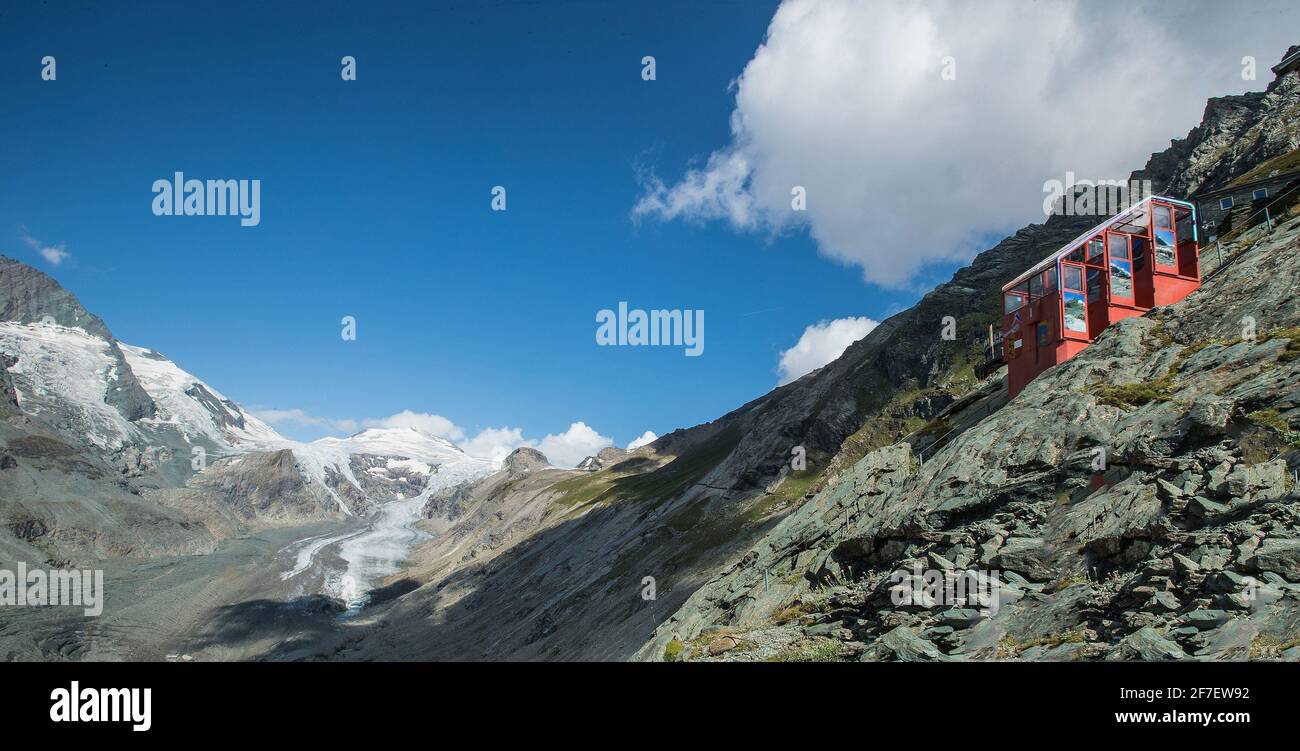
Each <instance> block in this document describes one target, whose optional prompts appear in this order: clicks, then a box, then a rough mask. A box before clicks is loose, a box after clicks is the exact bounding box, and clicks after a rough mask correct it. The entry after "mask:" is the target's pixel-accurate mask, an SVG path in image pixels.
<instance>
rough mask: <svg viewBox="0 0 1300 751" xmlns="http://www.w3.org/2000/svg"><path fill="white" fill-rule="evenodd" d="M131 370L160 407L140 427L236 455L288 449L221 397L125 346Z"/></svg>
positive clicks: (161, 360) (148, 353)
mask: <svg viewBox="0 0 1300 751" xmlns="http://www.w3.org/2000/svg"><path fill="white" fill-rule="evenodd" d="M120 347H121V350H122V354H123V355H124V356H125V357H126V362H127V365H128V367H130V368H131V370H132V372H134V373H135V377H136V380H137V381H138V382H139V384H140V386H141V387H143V388H144V390H145V393H147V394H148V395H149V396H150V398H152V399H153V400H154V404H156V405H157V406H158V411H157V414H156V415H155V416H153V417H149V418H142V419H141V420H140V421H139V422H140V423H143V424H150V425H156V426H168V425H169V426H173V427H175V428H176V429H177V430H178V431H180V432H181V434H182V435H184V436H185V437H186V438H187V439H196V438H199V437H204V438H207V439H209V440H211V441H212V442H213V443H216V444H218V445H221V446H223V447H226V448H229V449H231V450H239V449H241V448H242V449H244V450H247V449H249V448H257V447H266V446H274V445H283V444H285V443H287V442H288V441H287V439H285V438H284V436H282V435H280V434H279V433H277V432H276V431H275V429H274V428H272V427H271V426H269V425H267V424H266V423H264V422H262V421H261V420H259V419H257V418H256V417H254V416H253V415H251V414H249V413H248V412H247V411H245V410H244V409H243V408H242V407H240V406H239V405H238V404H236V403H234V402H233V401H231V400H230V399H227V398H226V397H225V396H223V395H222V394H221V393H220V392H219V391H217V390H216V389H214V388H212V387H211V386H209V385H208V384H206V383H204V382H203V381H200V380H199V379H198V378H195V377H194V376H193V375H190V374H189V373H187V372H185V371H184V370H181V369H180V367H178V366H177V365H176V363H174V362H172V361H171V360H168V359H167V358H166V357H163V356H162V355H161V354H159V353H158V352H155V351H154V350H151V349H147V348H145V347H134V346H131V345H129V344H121V345H120Z"/></svg>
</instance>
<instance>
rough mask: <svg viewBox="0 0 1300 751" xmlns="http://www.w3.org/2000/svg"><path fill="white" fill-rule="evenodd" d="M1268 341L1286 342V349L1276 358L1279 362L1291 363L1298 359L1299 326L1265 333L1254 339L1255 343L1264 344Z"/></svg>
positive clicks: (1299, 352) (1299, 355) (1299, 351)
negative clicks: (1281, 340) (1280, 340)
mask: <svg viewBox="0 0 1300 751" xmlns="http://www.w3.org/2000/svg"><path fill="white" fill-rule="evenodd" d="M1269 339H1286V340H1287V344H1286V349H1284V350H1282V354H1281V355H1279V356H1278V358H1277V359H1278V360H1279V361H1281V362H1291V361H1292V360H1295V359H1297V358H1300V326H1293V327H1291V328H1284V329H1272V330H1270V331H1265V332H1263V333H1262V334H1260V335H1259V336H1258V337H1257V338H1256V341H1260V342H1266V341H1268V340H1269Z"/></svg>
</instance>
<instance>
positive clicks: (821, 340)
mask: <svg viewBox="0 0 1300 751" xmlns="http://www.w3.org/2000/svg"><path fill="white" fill-rule="evenodd" d="M878 325H880V324H879V323H877V322H876V321H873V320H871V319H870V318H837V319H835V320H834V321H820V322H818V323H814V324H813V325H811V326H809V327H808V328H806V329H804V330H803V335H802V336H800V337H799V341H797V342H795V345H794V346H793V347H791V348H790V349H787V350H786V351H784V352H782V353H781V362H780V363H779V364H778V365H777V371H778V372H779V373H780V375H781V381H780V384H779V385H785V384H787V383H789V382H791V381H793V380H795V379H796V378H798V377H800V376H802V375H804V374H806V373H811V372H813V371H814V370H816V369H818V368H820V367H821V366H823V365H825V364H826V363H828V362H831V361H832V360H834V359H835V358H837V357H839V356H840V355H842V354H844V350H846V349H848V346H849V345H850V344H852V343H854V342H856V341H857V340H859V339H861V338H862V337H864V336H866V335H867V334H868V333H869V332H870V331H871V330H872V329H874V328H875V327H876V326H878Z"/></svg>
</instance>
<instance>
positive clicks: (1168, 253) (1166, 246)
mask: <svg viewBox="0 0 1300 751" xmlns="http://www.w3.org/2000/svg"><path fill="white" fill-rule="evenodd" d="M1177 262H1178V256H1177V254H1175V253H1174V233H1173V230H1167V229H1158V230H1156V265H1157V266H1173V265H1174V264H1176V263H1177Z"/></svg>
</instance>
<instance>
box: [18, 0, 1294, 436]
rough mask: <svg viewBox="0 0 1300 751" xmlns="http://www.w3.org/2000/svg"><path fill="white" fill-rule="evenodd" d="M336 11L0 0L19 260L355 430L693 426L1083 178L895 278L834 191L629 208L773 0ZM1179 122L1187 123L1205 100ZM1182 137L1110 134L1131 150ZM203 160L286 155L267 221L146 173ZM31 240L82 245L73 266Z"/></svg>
mask: <svg viewBox="0 0 1300 751" xmlns="http://www.w3.org/2000/svg"><path fill="white" fill-rule="evenodd" d="M192 5H196V6H197V7H191V6H192ZM311 7H312V10H311V11H310V12H306V11H305V10H304V9H303V6H300V5H298V4H292V3H265V4H264V3H240V2H222V3H198V4H157V5H154V4H145V3H138V4H136V3H133V4H129V5H114V6H109V5H106V4H105V5H90V4H81V3H61V2H50V3H47V4H40V5H36V4H32V5H31V6H30V7H26V6H23V5H18V6H14V5H7V6H6V7H5V8H4V9H3V10H0V90H3V91H4V97H5V100H6V101H5V106H4V107H3V108H2V109H0V143H2V144H3V148H2V149H0V175H2V176H3V177H2V179H0V253H4V254H5V255H9V256H11V257H16V258H18V259H20V260H23V261H25V262H28V263H31V264H33V265H35V266H37V267H39V268H42V269H43V270H45V271H47V272H49V273H51V274H52V275H53V276H54V277H55V278H57V279H58V280H59V281H60V282H61V283H62V284H64V286H66V287H67V288H69V289H70V290H72V291H73V292H74V293H75V294H77V295H78V296H79V297H80V298H81V300H82V302H83V303H84V304H85V305H86V306H87V307H88V308H89V309H90V310H91V311H93V312H95V313H97V314H98V315H100V316H101V317H102V318H104V320H105V321H106V322H107V323H108V325H109V327H110V328H111V329H112V330H113V331H114V333H115V334H116V335H117V336H118V337H119V338H120V339H122V340H123V341H126V342H129V343H132V344H138V345H144V346H150V347H153V348H155V349H157V350H159V351H161V352H163V353H164V354H166V355H167V356H169V357H170V358H172V359H173V360H175V361H176V362H177V363H178V364H180V365H181V366H182V367H183V368H185V369H187V370H189V371H190V372H192V373H194V374H196V375H198V376H199V377H201V378H203V379H204V380H205V381H207V382H208V383H210V384H212V385H213V386H215V387H216V388H218V389H220V390H221V391H223V392H224V393H225V394H226V395H228V396H230V397H231V398H234V399H236V400H237V401H239V402H240V403H242V404H244V405H246V406H253V407H256V408H261V409H278V410H302V411H303V413H304V414H307V415H312V416H317V417H319V418H322V419H325V420H351V421H354V422H356V423H357V424H364V421H365V420H368V419H371V420H373V419H377V418H383V417H385V416H388V415H392V414H394V413H398V412H401V411H403V410H413V411H415V412H418V413H433V414H438V415H442V416H444V417H446V418H447V419H449V420H450V421H452V422H454V423H455V424H456V425H458V426H460V427H461V428H462V429H463V431H464V433H465V434H466V435H471V436H472V435H473V434H476V433H478V432H479V431H480V430H482V429H484V428H501V427H517V428H519V429H521V430H522V434H523V435H524V436H527V437H529V438H532V439H540V438H541V437H542V436H543V435H545V434H548V433H562V432H564V431H565V430H566V429H567V428H568V427H569V426H570V424H571V423H573V422H575V421H583V422H585V423H586V424H587V425H589V426H590V427H592V428H594V429H595V430H596V431H597V432H599V433H600V434H601V435H604V436H608V437H610V438H611V439H612V440H613V441H614V442H615V443H617V444H619V445H625V444H626V443H627V442H628V441H630V440H632V439H633V438H635V437H637V436H638V435H640V434H641V433H642V432H643V431H645V430H652V431H654V432H656V433H659V434H663V433H666V432H668V431H671V430H673V429H675V428H679V427H688V426H691V425H694V424H697V423H700V422H704V421H708V420H711V419H714V418H716V417H718V416H720V415H722V414H723V413H725V412H727V411H730V410H731V409H734V408H735V407H737V406H739V405H741V404H743V403H744V402H746V401H748V400H750V399H752V398H754V397H756V396H759V395H761V394H763V393H765V392H767V391H768V390H770V389H771V388H772V387H773V386H774V385H775V384H776V382H777V379H778V372H777V365H778V361H779V359H780V356H781V353H782V352H783V351H784V350H786V349H788V348H790V347H791V346H792V345H794V344H795V342H796V341H797V340H798V339H799V337H800V335H801V334H802V333H803V332H804V330H805V327H808V326H809V325H811V324H815V323H816V322H818V321H822V320H830V319H841V318H846V317H852V316H865V317H868V318H871V319H874V320H883V319H884V318H886V317H888V316H889V315H891V314H892V313H894V312H897V311H898V310H901V309H902V308H904V307H906V306H908V305H910V304H911V302H913V301H914V300H915V299H916V298H917V297H919V293H920V291H921V290H923V289H926V288H928V287H929V286H932V285H933V283H934V282H936V281H941V280H943V279H946V278H947V277H948V275H949V274H950V273H951V271H952V270H954V269H955V268H956V267H958V266H959V265H961V263H962V261H963V259H965V258H968V257H969V255H970V254H971V253H972V252H973V251H974V250H975V249H977V248H978V247H980V246H981V245H987V244H989V242H990V241H992V240H996V238H997V237H998V236H1000V234H1001V233H1003V232H1005V231H1007V230H1010V229H1013V228H1014V227H1016V226H1019V225H1020V224H1023V223H1024V221H1025V220H1037V221H1041V219H1042V217H1041V216H1037V217H1035V216H1034V213H1033V211H1034V209H1035V207H1037V206H1038V205H1039V204H1040V203H1041V200H1042V199H1041V194H1040V193H1039V192H1038V191H1037V183H1038V182H1039V178H1040V177H1050V176H1054V175H1056V174H1058V172H1059V170H1058V169H1056V167H1057V166H1058V165H1057V164H1055V163H1053V164H1051V165H1047V164H1045V165H1044V166H1043V169H1042V170H1041V172H1040V173H1034V174H1033V175H1032V179H1025V180H1024V181H1023V183H1020V184H1017V186H1016V187H1017V188H1024V187H1026V186H1028V190H1027V191H1023V192H1022V197H1021V198H1020V199H1017V200H1016V201H1015V202H1014V203H1013V204H1011V205H1010V206H1009V207H1008V208H1007V209H1006V211H1004V212H1002V213H1001V214H995V215H992V216H990V217H989V218H988V221H986V222H983V223H982V224H980V225H977V226H970V227H966V228H964V229H962V230H961V231H960V233H959V234H957V235H953V236H952V237H954V238H959V239H958V240H952V241H951V242H950V241H949V239H945V240H943V241H942V243H941V244H946V245H952V246H953V247H951V248H946V247H945V248H942V249H940V252H935V253H931V254H930V255H928V256H925V264H924V265H923V266H922V267H921V268H919V269H908V270H905V272H899V273H898V274H893V275H892V276H889V277H888V278H887V279H886V280H885V281H886V284H887V285H888V286H880V285H878V284H874V283H869V282H867V281H864V274H865V275H866V277H867V278H872V272H871V268H872V267H871V260H870V258H867V257H865V256H861V255H857V256H855V255H854V252H855V251H854V250H853V249H852V248H850V249H848V250H842V251H839V252H837V251H836V250H835V249H834V248H831V246H835V245H836V243H837V242H839V241H837V240H835V237H836V235H837V233H838V234H839V236H841V237H842V236H843V233H844V229H843V227H841V226H839V225H835V224H833V223H832V222H830V220H826V221H824V222H823V219H822V218H820V215H819V218H817V219H816V220H815V222H814V225H813V226H812V228H811V230H809V228H808V227H806V226H800V225H784V224H782V223H781V222H780V221H771V220H770V219H768V220H758V221H755V222H753V223H751V224H749V225H745V223H744V222H742V223H741V224H740V225H737V224H736V223H735V222H728V221H725V220H722V221H720V220H718V219H717V217H716V216H714V215H711V214H710V212H709V210H708V208H707V207H705V208H704V209H702V210H698V211H694V212H691V211H687V212H685V213H683V214H679V215H675V216H669V215H666V214H665V213H664V212H657V213H656V212H653V211H652V212H649V213H648V214H647V215H645V216H641V217H639V218H635V219H634V217H633V209H634V207H635V206H637V204H638V201H639V200H641V199H642V198H643V197H644V196H645V195H646V192H647V187H646V184H647V183H646V180H647V176H648V175H654V176H657V177H658V178H660V179H662V180H663V182H664V184H665V185H666V186H667V188H669V189H671V188H672V186H673V185H674V184H675V183H677V182H678V180H679V179H680V178H682V177H683V175H684V174H687V171H688V170H690V169H692V168H696V169H706V170H707V163H706V160H707V159H708V158H709V156H710V154H713V153H715V152H717V151H719V150H723V151H725V150H727V149H731V148H733V147H735V144H736V140H735V139H736V136H735V134H734V133H733V132H732V131H731V130H730V129H729V118H731V117H732V114H733V111H735V110H737V106H738V105H737V98H736V94H737V89H736V88H734V87H731V84H732V82H733V81H734V80H735V79H736V78H737V77H738V76H740V75H741V73H742V71H744V70H745V68H746V65H747V64H749V63H750V61H751V59H752V58H754V56H755V50H756V48H758V46H759V45H760V43H762V42H763V40H764V33H765V31H766V29H767V27H768V24H769V22H771V20H772V18H773V13H774V11H775V10H776V7H777V4H776V3H775V2H770V1H767V2H765V1H760V0H743V1H741V2H707V3H706V2H681V3H655V4H651V3H607V2H596V1H593V2H555V3H551V2H546V3H525V2H483V3H472V2H458V3H428V4H412V5H410V6H409V7H408V6H404V5H393V6H388V5H385V4H382V3H381V4H373V3H372V4H357V3H328V2H325V3H313V4H312V6H311ZM111 8H116V9H118V11H117V12H111V10H110V9H111ZM1274 46H1275V45H1274ZM1276 52H1277V53H1279V54H1280V52H1281V50H1276ZM1273 53H1274V50H1273V49H1272V48H1271V47H1268V48H1266V49H1263V50H1262V51H1261V54H1262V55H1266V56H1267V64H1271V63H1272V62H1274V60H1273V57H1274V54H1273ZM45 55H54V56H55V57H56V59H57V74H58V76H57V80H56V81H52V82H48V81H42V80H41V78H40V70H41V64H40V60H41V58H42V57H43V56H45ZM343 55H352V56H354V57H355V58H356V60H357V80H356V81H354V82H345V81H342V80H341V79H340V75H339V71H340V63H339V61H340V58H341V57H342V56H343ZM644 55H654V56H655V57H656V61H657V80H654V81H644V80H642V78H641V58H642V57H643V56H644ZM1228 56H1229V57H1233V56H1235V57H1240V55H1239V54H1237V53H1236V51H1230V52H1229V54H1228ZM1234 64H1235V63H1234ZM1261 67H1266V64H1264V65H1262V66H1261ZM1229 73H1235V68H1230V70H1229ZM754 80H755V81H756V82H757V81H758V80H759V79H758V77H757V76H755V78H754ZM936 80H937V79H936ZM1223 80H1225V81H1230V80H1231V75H1229V74H1228V73H1225V75H1224V76H1223ZM1214 83H1215V85H1216V86H1221V84H1219V83H1218V82H1217V81H1216V82H1214ZM1207 85H1208V84H1207ZM1251 86H1253V87H1254V88H1262V86H1263V82H1260V83H1258V84H1245V85H1243V86H1240V87H1238V88H1241V89H1243V90H1244V89H1245V88H1250V87H1251ZM742 89H743V87H742ZM751 90H755V87H751ZM1192 98H1193V99H1195V95H1194V94H1193V95H1192ZM877 104H880V103H877ZM1201 107H1203V99H1202V100H1201V101H1200V102H1194V106H1192V107H1191V108H1190V110H1194V111H1195V113H1199V109H1200V108H1201ZM825 119H826V118H819V121H820V120H825ZM1171 119H1172V120H1173V121H1174V122H1171V123H1164V122H1161V123H1157V125H1158V126H1160V127H1163V128H1164V129H1165V130H1167V131H1169V132H1167V133H1166V134H1165V136H1164V138H1165V141H1166V143H1167V138H1168V137H1169V136H1173V135H1179V134H1181V132H1185V130H1186V128H1187V127H1190V126H1191V125H1194V124H1195V120H1196V118H1195V117H1194V116H1191V115H1186V114H1184V113H1182V112H1179V113H1177V114H1176V116H1174V115H1171ZM755 121H756V122H757V121H758V118H755ZM1184 121H1186V122H1184ZM1175 126H1176V127H1175ZM1177 127H1181V128H1182V130H1181V131H1179V130H1177ZM814 135H815V134H809V138H810V139H811V138H812V137H813V136H814ZM1093 140H1095V139H1093ZM1151 140H1152V139H1151V138H1147V139H1146V141H1151ZM1154 140H1155V141H1156V142H1155V143H1150V144H1148V143H1146V142H1138V143H1135V144H1131V145H1130V146H1128V147H1127V148H1126V149H1125V150H1123V152H1122V153H1118V154H1115V155H1109V154H1108V155H1106V156H1107V157H1108V158H1109V157H1111V156H1113V157H1114V159H1113V161H1114V162H1116V163H1122V164H1126V165H1128V168H1133V167H1136V166H1139V165H1140V163H1141V161H1144V160H1145V154H1147V153H1150V151H1151V150H1152V149H1153V148H1160V147H1162V146H1163V144H1161V143H1159V142H1158V141H1159V140H1160V139H1158V138H1157V139H1154ZM729 144H730V145H729ZM843 146H844V144H840V143H835V142H832V143H829V144H828V145H827V147H828V148H831V149H839V150H841V151H844V149H843ZM862 146H863V148H869V147H871V143H866V144H865V145H862ZM881 148H882V153H883V150H887V148H888V145H887V144H882V145H881ZM834 153H838V152H835V151H832V154H834ZM844 153H846V154H848V155H849V156H850V157H851V156H853V155H854V154H857V153H859V152H857V151H853V150H851V149H850V150H847V151H845V152H844ZM961 156H962V154H961V153H960V151H959V150H956V149H954V152H953V154H952V155H951V157H952V159H953V160H954V163H956V160H959V159H960V157H961ZM863 161H864V162H867V163H864V164H861V165H860V166H861V171H863V172H869V171H870V170H871V169H872V168H873V164H872V163H870V161H871V160H870V159H864V160H863ZM1102 161H1104V160H1100V159H1099V160H1098V161H1097V163H1096V164H1097V165H1100V164H1101V162H1102ZM1066 166H1072V165H1070V164H1068V163H1067V164H1066ZM1093 166H1094V164H1093V163H1092V162H1088V163H1081V164H1079V165H1078V168H1079V169H1080V171H1081V172H1082V173H1083V174H1095V172H1096V171H1097V170H1100V169H1101V166H1097V170H1094V172H1093V173H1089V172H1087V170H1088V169H1089V168H1090V167H1093ZM177 170H183V171H184V172H185V173H186V175H187V177H195V178H200V179H207V178H213V179H223V178H247V179H260V180H261V181H262V188H261V224H260V225H259V226H257V227H251V228H244V227H241V226H240V225H239V221H238V219H236V218H232V217H157V216H154V215H153V213H152V212H151V202H152V198H153V195H152V193H151V191H150V186H151V185H152V183H153V181H154V180H157V179H160V178H163V179H166V178H170V176H171V175H172V173H173V172H175V171H177ZM1125 174H1127V173H1125ZM755 180H756V183H757V180H758V179H757V178H755ZM809 182H811V183H813V184H816V180H815V179H814V178H813V177H810V178H809ZM494 185H502V186H504V187H506V189H507V195H508V210H507V211H505V212H493V211H491V210H490V201H491V195H490V190H491V188H492V186H494ZM832 187H833V186H832ZM784 189H785V188H784V187H782V188H781V190H784ZM810 190H811V189H810ZM826 192H827V189H826V188H823V189H822V192H821V193H818V194H813V195H825V194H826ZM1023 193H1027V195H1023ZM863 203H864V204H871V203H872V201H870V200H867V201H864V202H863ZM821 205H824V204H821ZM819 223H820V224H819ZM878 224H879V222H878ZM849 230H850V231H856V230H854V229H853V228H852V227H849ZM860 234H862V235H864V236H865V235H867V234H869V232H867V231H863V232H861V233H860ZM26 238H35V240H36V241H38V243H39V245H40V246H42V247H62V248H63V249H65V250H66V252H67V253H68V256H67V258H66V259H65V260H63V261H62V262H61V263H59V264H57V265H52V264H51V263H50V262H49V261H48V260H47V259H45V258H43V257H41V255H40V254H39V253H38V252H37V251H36V250H35V248H34V246H33V245H32V244H31V243H29V242H28V241H27V239H26ZM828 238H829V239H828ZM839 244H840V245H843V243H842V242H840V243H839ZM850 244H851V243H850ZM819 245H820V251H821V252H819ZM828 248H831V250H829V251H828ZM890 252H892V253H895V254H907V253H909V252H913V251H912V250H910V249H908V248H901V247H894V248H892V249H890ZM831 256H836V258H832V257H831ZM900 274H901V276H900ZM876 278H884V277H880V276H879V275H877V277H876ZM622 300H625V301H628V302H629V304H630V305H632V306H633V307H643V308H680V309H703V310H704V311H705V312H706V348H705V354H704V355H703V356H701V357H685V356H684V355H683V353H682V350H681V349H677V348H652V347H637V348H633V347H598V346H596V344H595V338H594V333H595V329H596V323H595V315H596V312H597V311H598V310H600V309H602V308H612V307H615V306H616V305H617V303H618V302H619V301H622ZM345 315H352V316H355V317H356V319H357V340H356V341H353V342H347V341H343V340H342V339H341V337H340V335H339V332H340V319H341V318H342V317H343V316H345ZM278 427H279V428H280V429H281V430H282V432H284V433H286V434H287V435H291V436H294V437H299V438H312V437H316V436H319V435H322V434H324V433H327V432H337V430H335V429H333V428H329V427H326V426H323V425H311V424H293V423H291V422H285V423H283V424H280V425H279V426H278Z"/></svg>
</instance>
